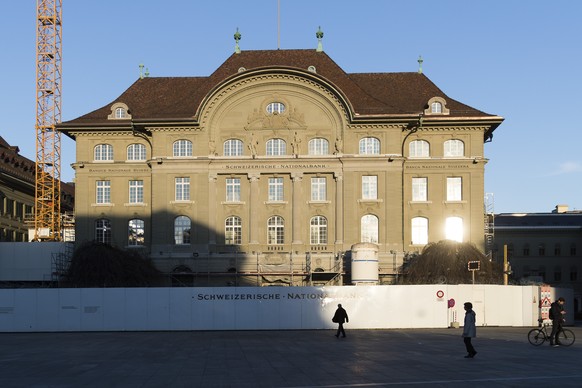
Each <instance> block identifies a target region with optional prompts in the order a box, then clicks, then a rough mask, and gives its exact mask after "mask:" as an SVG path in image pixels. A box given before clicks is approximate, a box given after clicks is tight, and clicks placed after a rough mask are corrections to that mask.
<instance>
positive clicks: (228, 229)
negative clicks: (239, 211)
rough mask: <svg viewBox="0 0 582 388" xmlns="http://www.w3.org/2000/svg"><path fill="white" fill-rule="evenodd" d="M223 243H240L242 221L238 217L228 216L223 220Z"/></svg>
mask: <svg viewBox="0 0 582 388" xmlns="http://www.w3.org/2000/svg"><path fill="white" fill-rule="evenodd" d="M224 243H225V244H226V245H240V244H241V243H242V222H241V219H240V218H239V217H234V216H233V217H228V218H227V219H226V220H225V221H224Z"/></svg>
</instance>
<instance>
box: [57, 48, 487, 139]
mask: <svg viewBox="0 0 582 388" xmlns="http://www.w3.org/2000/svg"><path fill="white" fill-rule="evenodd" d="M310 66H314V67H315V68H316V72H317V73H316V74H317V75H314V76H315V77H321V79H322V81H323V82H326V83H329V84H331V85H332V86H333V87H334V88H335V89H337V90H339V92H340V93H341V94H343V95H344V96H345V97H346V98H347V100H348V103H349V104H350V105H351V107H352V109H353V111H354V113H356V114H358V115H360V116H365V115H418V114H420V113H422V112H423V111H424V109H425V108H426V106H427V102H428V100H429V99H430V98H432V97H442V98H444V99H445V100H446V101H447V108H448V109H449V110H450V115H449V117H489V116H491V117H496V116H493V115H489V114H486V113H483V112H481V111H479V110H477V109H474V108H471V107H469V106H467V105H464V104H462V103H460V102H458V101H455V100H453V99H451V98H449V97H447V96H446V95H445V94H444V93H443V92H442V91H441V90H440V89H439V88H437V87H436V85H435V84H433V83H432V81H430V80H429V79H428V78H427V77H426V76H425V75H424V74H418V73H358V74H348V73H346V72H345V71H344V70H343V69H342V68H340V67H339V66H338V65H337V64H336V63H335V62H334V61H333V60H332V59H331V58H330V57H329V56H328V55H327V54H326V53H324V52H316V51H315V50H257V51H242V52H241V53H240V54H232V55H231V56H230V57H229V58H228V59H227V60H226V61H225V62H224V63H223V64H222V65H221V66H220V67H219V68H218V69H216V71H214V72H213V73H212V74H211V75H210V76H208V77H151V78H149V77H148V78H143V79H139V80H137V81H136V82H135V83H134V84H133V85H131V86H130V87H129V89H127V90H126V91H125V92H124V93H123V94H122V95H121V96H119V97H118V98H116V99H115V100H113V101H112V102H111V103H110V104H107V105H106V106H104V107H102V108H99V109H97V110H95V111H93V112H91V113H88V114H86V115H84V116H81V117H79V118H76V119H74V120H71V121H68V122H65V123H63V124H61V125H60V126H59V127H61V129H66V128H67V127H76V126H78V125H84V124H87V125H99V124H102V125H115V124H124V123H127V121H117V120H107V116H108V115H109V114H110V113H111V105H112V104H113V103H115V102H123V103H125V104H126V105H127V106H128V108H129V110H130V114H131V115H132V119H133V120H169V119H177V120H188V119H194V118H195V117H196V116H197V115H198V113H199V112H198V110H199V108H200V105H201V103H202V102H203V100H204V98H205V97H206V96H207V95H208V94H209V93H210V92H211V91H212V90H213V89H214V88H216V87H217V86H219V85H220V84H221V83H223V82H225V81H226V80H228V79H229V78H230V77H233V76H237V75H240V73H239V69H240V68H245V69H246V70H247V71H253V70H261V69H267V68H279V69H280V70H281V71H285V70H286V69H287V70H300V71H303V72H305V71H307V69H308V67H310Z"/></svg>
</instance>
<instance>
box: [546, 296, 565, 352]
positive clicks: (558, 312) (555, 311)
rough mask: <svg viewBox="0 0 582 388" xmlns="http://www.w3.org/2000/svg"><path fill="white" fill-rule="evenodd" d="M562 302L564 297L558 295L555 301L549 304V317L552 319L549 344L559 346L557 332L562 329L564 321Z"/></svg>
mask: <svg viewBox="0 0 582 388" xmlns="http://www.w3.org/2000/svg"><path fill="white" fill-rule="evenodd" d="M564 303H566V299H564V298H562V297H559V298H558V300H557V301H555V302H554V303H552V304H551V306H550V312H549V315H550V319H551V320H552V332H551V333H550V346H554V347H555V346H560V343H559V342H558V333H559V332H560V331H562V324H563V322H564V314H566V311H564Z"/></svg>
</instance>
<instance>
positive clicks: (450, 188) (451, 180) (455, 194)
mask: <svg viewBox="0 0 582 388" xmlns="http://www.w3.org/2000/svg"><path fill="white" fill-rule="evenodd" d="M462 200H463V178H461V177H447V201H462Z"/></svg>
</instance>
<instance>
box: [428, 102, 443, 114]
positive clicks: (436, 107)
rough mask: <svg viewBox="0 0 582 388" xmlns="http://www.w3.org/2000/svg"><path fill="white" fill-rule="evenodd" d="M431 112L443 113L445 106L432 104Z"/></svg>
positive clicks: (436, 103) (437, 103)
mask: <svg viewBox="0 0 582 388" xmlns="http://www.w3.org/2000/svg"><path fill="white" fill-rule="evenodd" d="M430 112H431V113H443V104H441V103H440V102H436V101H435V102H433V103H432V104H430Z"/></svg>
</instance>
